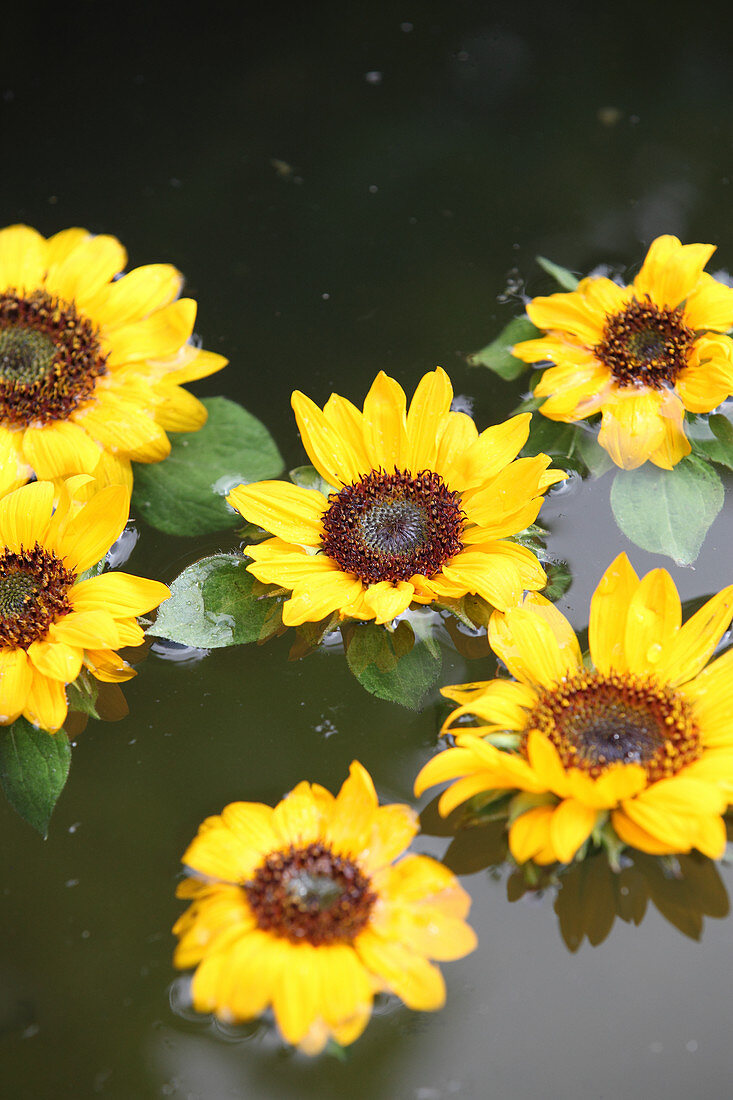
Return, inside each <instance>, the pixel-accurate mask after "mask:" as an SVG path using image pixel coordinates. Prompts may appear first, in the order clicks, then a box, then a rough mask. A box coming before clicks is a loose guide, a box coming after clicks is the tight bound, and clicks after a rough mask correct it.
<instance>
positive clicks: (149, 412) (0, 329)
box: [0, 225, 226, 493]
mask: <svg viewBox="0 0 733 1100" xmlns="http://www.w3.org/2000/svg"><path fill="white" fill-rule="evenodd" d="M126 263H127V254H126V252H125V250H124V248H123V247H122V245H121V244H120V242H119V241H118V240H117V239H116V238H115V237H108V236H104V235H100V236H96V237H94V236H92V235H91V234H90V233H88V232H87V231H86V230H85V229H65V230H63V232H61V233H56V234H55V236H53V237H49V238H48V240H46V239H44V238H43V237H42V236H41V235H40V233H37V232H36V230H35V229H31V228H30V227H29V226H27V225H13V226H9V227H8V228H6V229H3V230H0V493H4V492H8V490H10V489H14V488H16V487H17V486H19V485H22V484H24V482H26V481H28V480H29V479H30V478H31V477H32V476H33V475H34V474H35V476H36V477H37V478H39V479H42V478H56V477H66V476H67V475H69V474H79V473H94V474H95V476H96V477H97V478H98V479H100V480H104V481H107V482H108V483H109V484H115V483H123V484H126V485H127V486H128V487H131V485H132V474H131V468H130V461H131V460H132V459H134V460H135V461H136V462H160V460H161V459H163V458H165V457H166V455H167V454H168V452H169V450H170V443H169V441H168V437H167V435H166V431H177V432H182V431H185V432H188V431H196V430H197V429H198V428H200V427H201V426H202V424H203V423H204V421H205V420H206V410H205V408H204V407H203V405H202V404H201V403H200V402H199V401H197V400H196V398H194V397H193V396H192V395H191V394H190V393H188V392H187V391H186V390H184V389H182V388H181V387H180V385H179V383H181V382H188V381H191V380H192V379H195V378H202V377H204V376H205V375H207V374H212V373H213V372H214V371H217V370H220V369H221V368H222V367H223V366H224V365H225V363H226V359H223V358H222V356H220V355H214V354H212V353H211V352H207V351H201V350H199V349H198V348H196V347H194V346H193V344H192V343H190V339H191V333H192V331H193V323H194V320H195V317H196V303H195V302H194V301H193V300H192V299H190V298H179V297H178V295H179V293H180V290H181V285H182V277H181V275H180V273H179V272H178V271H176V269H175V268H174V267H171V266H170V265H169V264H150V265H148V266H146V267H138V268H136V269H135V270H134V271H131V272H129V274H127V275H124V276H123V277H122V278H117V276H118V275H119V273H120V272H121V271H122V270H123V269H124V267H125V265H126Z"/></svg>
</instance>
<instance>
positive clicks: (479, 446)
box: [446, 413, 532, 489]
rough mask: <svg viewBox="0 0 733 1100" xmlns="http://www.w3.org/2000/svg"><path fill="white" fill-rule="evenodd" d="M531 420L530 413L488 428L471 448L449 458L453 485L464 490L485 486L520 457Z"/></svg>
mask: <svg viewBox="0 0 733 1100" xmlns="http://www.w3.org/2000/svg"><path fill="white" fill-rule="evenodd" d="M531 419H532V417H531V415H530V414H529V413H522V414H520V415H519V416H512V417H510V419H509V420H505V421H504V422H503V423H502V424H495V425H493V426H492V427H490V428H486V429H485V430H484V431H483V432H481V435H479V436H478V438H475V439H474V441H473V442H472V443H471V444H470V446H468V447H466V448H465V449H461V450H460V451H458V452H457V453H454V454H452V455H447V456H446V462H447V463H448V470H447V476H448V478H449V479H450V481H451V483H455V484H456V485H460V487H461V488H462V489H470V488H473V487H474V486H479V485H485V484H486V482H487V480H488V479H489V478H492V477H495V476H496V475H497V474H498V473H499V471H500V470H502V469H503V468H504V467H505V466H507V465H508V464H509V463H510V462H512V461H513V459H515V458H516V457H517V455H518V454H519V452H520V451H521V449H522V447H523V446H524V444H525V443H526V442H527V436H528V435H529V425H530V421H531ZM474 434H475V429H474Z"/></svg>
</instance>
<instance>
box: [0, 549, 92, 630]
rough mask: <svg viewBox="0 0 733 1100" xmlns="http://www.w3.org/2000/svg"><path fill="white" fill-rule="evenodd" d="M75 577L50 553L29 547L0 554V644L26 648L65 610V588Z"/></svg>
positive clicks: (66, 606) (66, 599)
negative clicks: (28, 548) (18, 551)
mask: <svg viewBox="0 0 733 1100" xmlns="http://www.w3.org/2000/svg"><path fill="white" fill-rule="evenodd" d="M75 580H76V577H75V574H74V573H72V572H71V571H70V570H68V569H66V568H65V566H64V564H63V562H61V561H59V559H58V558H57V557H56V555H55V554H54V553H52V552H51V551H49V550H45V549H43V547H41V546H39V545H38V543H36V544H35V546H34V547H33V549H32V550H22V551H21V552H20V553H13V552H11V551H9V550H6V551H5V553H4V554H2V555H0V648H8V647H9V648H15V647H18V648H20V649H28V646H30V645H32V644H33V642H35V641H38V639H39V638H43V637H44V636H45V635H46V632H47V630H48V628H49V626H50V625H51V623H53V622H55V620H56V619H57V618H59V617H60V616H62V615H66V614H68V612H69V611H70V610H71V604H70V603H69V600H68V598H67V592H68V590H69V589H70V588H71V586H72V585H73V583H74V581H75Z"/></svg>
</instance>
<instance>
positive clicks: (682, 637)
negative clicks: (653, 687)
mask: <svg viewBox="0 0 733 1100" xmlns="http://www.w3.org/2000/svg"><path fill="white" fill-rule="evenodd" d="M732 617H733V585H729V586H728V587H727V588H724V589H723V590H722V592H719V593H718V594H717V596H713V597H712V599H710V600H708V601H707V603H705V604H704V605H703V606H702V607H701V608H700V610H699V611H697V612H696V613H695V614H694V615H693V616H692V617H691V618H690V619H688V620H687V622H686V623H685V624H684V625H683V626H681V627H680V629H679V630H678V632H677V634H676V635H675V636H674V638H673V639H672V641H671V643H670V644H669V645H667V646H665V651H664V657H663V659H662V661H661V662H660V666H659V677H660V678H661V679H663V680H666V681H668V682H669V683H670V684H684V683H685V681H687V680H691V679H692V678H693V676H696V675H697V674H698V673H699V672H700V671H701V670H702V668H703V667H704V666H705V665H706V664H707V662H708V660H709V659H710V657H711V655H712V653H713V650H714V649H715V647H716V646H717V644H718V642H719V641H720V639H721V638H722V637H723V634H724V633H725V631H726V630H727V629H728V626H729V624H730V621H731V618H732Z"/></svg>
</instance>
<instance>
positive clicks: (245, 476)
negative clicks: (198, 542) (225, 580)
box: [132, 397, 283, 535]
mask: <svg viewBox="0 0 733 1100" xmlns="http://www.w3.org/2000/svg"><path fill="white" fill-rule="evenodd" d="M203 403H204V405H205V406H206V408H207V410H208V413H209V419H208V420H207V421H206V423H205V424H204V426H203V428H201V430H200V431H198V432H180V433H176V434H174V435H172V436H171V453H170V454H169V455H168V458H166V459H165V460H164V461H163V462H156V463H151V464H147V465H146V464H142V463H135V470H134V472H135V487H134V490H133V494H132V501H133V506H134V508H135V510H136V512H137V515H138V516H139V517H141V518H142V519H144V520H145V521H146V522H147V523H149V524H150V525H151V526H152V527H156V528H157V529H158V530H159V531H165V533H166V534H169V535H206V534H211V533H212V532H213V531H222V530H224V529H225V528H231V527H236V526H237V525H238V524H239V523H241V517H240V516H239V515H238V514H237V513H236V512H234V511H233V509H231V508H230V507H229V505H228V504H227V503H226V501H225V499H224V497H225V496H226V494H227V493H228V492H229V491H230V490H231V489H233V488H234V487H235V486H236V485H241V484H242V483H247V482H252V481H262V480H264V479H267V478H273V477H277V475H278V474H279V473H280V472H281V471H282V468H283V460H282V457H281V455H280V452H279V451H278V449H277V447H276V445H275V442H274V440H273V438H272V436H271V435H270V433H269V432H268V430H267V428H266V427H265V426H264V424H261V423H260V421H259V420H257V419H256V417H254V416H252V414H251V413H248V412H247V411H246V409H243V408H242V406H241V405H237V404H236V403H235V402H234V401H229V400H228V399H227V398H226V397H210V398H207V399H206V400H205V401H204V402H203Z"/></svg>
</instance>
